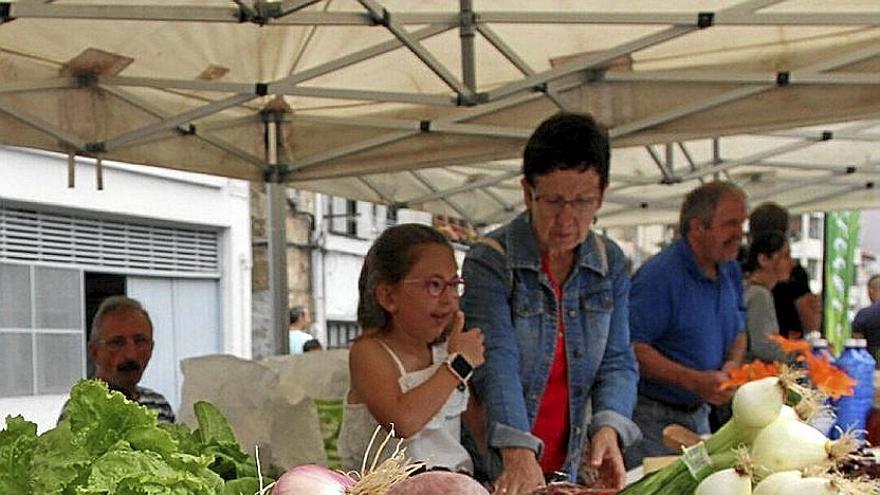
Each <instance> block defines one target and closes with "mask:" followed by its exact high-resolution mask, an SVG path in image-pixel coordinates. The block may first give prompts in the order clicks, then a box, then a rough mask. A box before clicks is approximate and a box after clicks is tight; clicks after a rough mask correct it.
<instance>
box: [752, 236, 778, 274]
mask: <svg viewBox="0 0 880 495" xmlns="http://www.w3.org/2000/svg"><path fill="white" fill-rule="evenodd" d="M785 242H786V238H785V234H783V233H782V232H779V231H776V230H769V231H765V232H759V233H758V235H756V236H755V237H753V238H752V243H751V244H749V256H748V257H747V258H746V263H745V265H743V270H745V271H746V272H753V271H755V270H757V269H758V268H759V266H760V265H759V263H758V256H760V255H762V254H763V255H764V256H772V255H773V253H776V252H778V251H779V250H780V249H782V248H783V247H784V246H785Z"/></svg>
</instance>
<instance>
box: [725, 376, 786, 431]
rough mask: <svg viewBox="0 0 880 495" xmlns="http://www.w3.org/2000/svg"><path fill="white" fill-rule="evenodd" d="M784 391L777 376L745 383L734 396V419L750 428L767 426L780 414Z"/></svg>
mask: <svg viewBox="0 0 880 495" xmlns="http://www.w3.org/2000/svg"><path fill="white" fill-rule="evenodd" d="M783 393H784V391H783V390H782V387H781V386H780V385H779V378H778V377H775V376H768V377H767V378H761V379H760V380H755V381H751V382H748V383H745V384H743V385H742V386H740V387H739V389H737V391H736V394H734V396H733V417H734V420H735V421H736V422H737V423H739V424H741V425H743V426H747V427H750V428H763V427H764V426H767V425H768V424H770V423H771V422H772V421H773V420H775V419H776V417H777V416H779V411H780V409H781V408H782V395H783Z"/></svg>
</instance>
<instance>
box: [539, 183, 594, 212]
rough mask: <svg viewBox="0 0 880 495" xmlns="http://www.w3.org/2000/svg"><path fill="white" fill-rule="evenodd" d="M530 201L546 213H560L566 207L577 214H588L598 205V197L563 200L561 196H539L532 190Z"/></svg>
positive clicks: (578, 197)
mask: <svg viewBox="0 0 880 495" xmlns="http://www.w3.org/2000/svg"><path fill="white" fill-rule="evenodd" d="M532 201H534V202H536V203H538V204H540V205H543V206H544V209H545V210H547V212H548V213H560V212H561V211H562V210H564V209H565V207H566V206H567V205H570V206H571V208H572V210H574V211H575V212H577V213H584V212H588V211H590V210H592V209H594V208H596V206H597V205H598V204H599V197H598V196H587V197H582V196H576V197H575V198H574V199H565V198H563V197H562V196H541V195H539V194H538V192H537V191H535V189H534V188H532Z"/></svg>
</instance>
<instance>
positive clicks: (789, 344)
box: [767, 334, 812, 354]
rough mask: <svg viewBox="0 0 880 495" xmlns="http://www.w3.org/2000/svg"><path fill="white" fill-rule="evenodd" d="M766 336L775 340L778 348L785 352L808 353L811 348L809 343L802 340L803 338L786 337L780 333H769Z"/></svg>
mask: <svg viewBox="0 0 880 495" xmlns="http://www.w3.org/2000/svg"><path fill="white" fill-rule="evenodd" d="M767 338H768V339H770V340H772V341H773V342H776V343H777V344H779V348H780V349H782V352H784V353H786V354H792V353H795V352H802V353H804V354H809V353H810V349H811V348H812V347H811V346H810V343H809V342H808V341H806V340H803V339H797V340H793V339H787V338H785V337H783V336H782V335H778V334H776V335H770V336H768V337H767Z"/></svg>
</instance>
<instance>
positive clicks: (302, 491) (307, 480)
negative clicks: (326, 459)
mask: <svg viewBox="0 0 880 495" xmlns="http://www.w3.org/2000/svg"><path fill="white" fill-rule="evenodd" d="M353 485H354V480H353V479H351V478H349V477H348V476H346V475H344V474H342V473H340V472H338V471H334V470H332V469H328V468H326V467H324V466H321V465H318V464H304V465H302V466H296V467H294V468H292V469H290V470H288V471H287V472H285V473H284V474H283V475H282V476H281V478H279V479H278V481H277V482H276V483H275V487H274V488H273V489H272V495H345V491H346V489H348V488H350V487H351V486H353Z"/></svg>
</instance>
